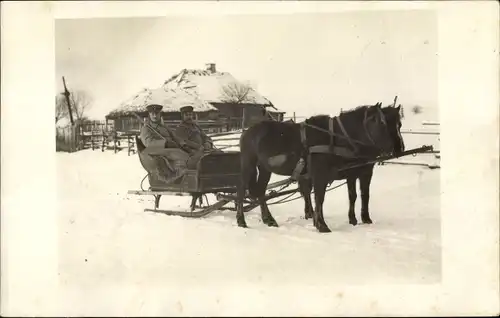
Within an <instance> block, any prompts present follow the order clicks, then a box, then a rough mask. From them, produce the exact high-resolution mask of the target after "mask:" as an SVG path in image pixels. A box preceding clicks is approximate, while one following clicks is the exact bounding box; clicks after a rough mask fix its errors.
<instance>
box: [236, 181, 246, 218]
mask: <svg viewBox="0 0 500 318" xmlns="http://www.w3.org/2000/svg"><path fill="white" fill-rule="evenodd" d="M244 199H245V185H244V183H243V182H241V184H240V185H239V186H238V189H237V199H236V222H237V223H238V226H239V227H248V226H247V223H246V221H245V215H244V214H243V200H244Z"/></svg>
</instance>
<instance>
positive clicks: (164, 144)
mask: <svg viewBox="0 0 500 318" xmlns="http://www.w3.org/2000/svg"><path fill="white" fill-rule="evenodd" d="M162 108H163V106H161V105H157V104H151V105H148V106H147V107H146V109H147V111H148V114H149V117H148V118H147V119H146V122H145V125H143V126H142V128H141V132H140V139H141V141H142V143H143V144H144V145H145V146H146V149H144V151H143V153H144V154H147V155H151V156H152V158H153V159H154V158H158V157H157V156H160V157H161V158H162V159H163V160H162V161H163V163H160V162H158V161H156V160H153V161H151V160H149V162H156V165H157V167H151V169H152V170H154V171H156V173H155V174H156V177H157V178H159V179H161V180H163V181H167V180H169V179H171V178H175V177H177V176H179V175H181V174H182V172H183V170H185V169H186V165H187V161H188V159H189V154H188V153H187V152H186V151H184V150H183V149H180V148H179V144H178V143H177V142H175V140H174V138H175V135H174V134H173V133H172V132H170V131H169V129H168V128H167V126H166V125H164V124H163V121H162V119H161V115H160V113H161V110H162ZM181 146H183V145H182V143H181ZM165 165H166V167H167V170H168V171H164V169H162V166H165Z"/></svg>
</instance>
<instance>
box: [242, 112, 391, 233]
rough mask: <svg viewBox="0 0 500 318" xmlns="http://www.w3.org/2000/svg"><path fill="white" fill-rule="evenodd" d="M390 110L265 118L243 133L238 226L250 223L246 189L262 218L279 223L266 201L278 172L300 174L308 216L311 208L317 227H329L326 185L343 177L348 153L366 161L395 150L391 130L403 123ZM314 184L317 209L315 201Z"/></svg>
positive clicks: (324, 229) (273, 224) (296, 175)
mask: <svg viewBox="0 0 500 318" xmlns="http://www.w3.org/2000/svg"><path fill="white" fill-rule="evenodd" d="M393 109H395V108H393ZM386 113H387V114H389V113H390V112H388V111H387V110H383V109H382V107H381V103H377V104H376V105H373V106H360V107H357V108H355V109H354V110H352V111H348V112H345V113H341V114H340V115H339V116H336V117H333V118H332V117H329V116H326V115H319V116H313V117H310V118H308V119H307V120H306V121H305V122H303V123H298V124H296V123H283V122H274V121H262V122H260V123H257V124H255V125H253V126H252V127H250V128H249V129H248V130H246V131H245V132H244V133H243V134H242V135H241V138H240V152H241V184H240V185H239V187H238V200H237V201H238V204H237V216H236V218H237V222H238V226H240V227H246V226H247V225H246V222H245V218H244V215H243V199H244V196H245V191H246V190H248V192H249V195H250V196H251V197H253V198H255V199H257V200H258V202H259V205H260V208H261V214H262V221H263V222H264V223H265V224H267V225H268V226H278V224H277V222H276V220H275V219H274V218H273V216H272V215H271V213H270V211H269V208H268V206H267V203H266V201H265V192H266V188H267V184H268V183H269V180H270V178H271V174H272V173H275V174H278V175H285V176H293V177H296V178H297V179H298V181H299V188H300V191H301V193H302V194H303V195H304V200H305V201H306V215H307V216H308V217H309V216H310V214H308V212H310V211H312V214H313V215H312V216H313V221H314V222H313V223H314V226H315V227H316V228H317V229H318V231H320V232H330V229H329V228H328V226H327V225H326V223H325V220H324V217H323V201H324V196H325V190H326V187H327V185H328V183H331V182H332V181H333V180H336V179H338V178H340V177H341V175H340V173H342V171H340V170H339V167H341V166H342V165H343V164H344V162H345V161H346V159H345V158H349V161H352V160H355V159H363V160H366V159H370V158H374V157H375V156H377V155H378V154H381V153H391V152H393V151H394V149H395V144H394V141H395V139H394V137H393V134H392V133H391V131H393V132H394V131H395V130H397V131H399V127H398V126H397V123H396V122H395V121H390V122H388V121H387V119H386ZM391 125H392V126H394V127H391ZM301 158H302V159H304V166H303V169H298V170H297V168H298V166H297V162H298V161H299V160H300V159H301ZM297 171H298V173H297ZM344 174H345V173H344ZM354 180H356V179H354ZM313 188H314V196H315V203H316V206H315V209H314V210H312V206H311V200H310V193H311V190H312V189H313ZM309 207H311V208H310V209H309V210H308V208H309Z"/></svg>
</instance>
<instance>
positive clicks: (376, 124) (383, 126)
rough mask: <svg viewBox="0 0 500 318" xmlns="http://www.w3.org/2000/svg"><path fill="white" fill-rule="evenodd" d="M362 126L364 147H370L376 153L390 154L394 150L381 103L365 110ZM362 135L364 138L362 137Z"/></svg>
mask: <svg viewBox="0 0 500 318" xmlns="http://www.w3.org/2000/svg"><path fill="white" fill-rule="evenodd" d="M363 126H364V128H365V129H364V130H365V133H364V134H361V136H360V137H361V139H362V140H360V141H362V142H363V143H364V144H365V145H370V146H372V147H374V148H375V149H376V152H378V153H391V152H393V150H394V142H393V138H392V137H391V134H390V129H389V128H388V122H387V119H386V116H385V114H384V112H383V111H382V103H377V104H375V105H373V106H369V107H367V108H366V109H365V112H364V119H363ZM363 135H364V136H363Z"/></svg>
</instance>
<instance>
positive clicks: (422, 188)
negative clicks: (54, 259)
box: [57, 141, 441, 315]
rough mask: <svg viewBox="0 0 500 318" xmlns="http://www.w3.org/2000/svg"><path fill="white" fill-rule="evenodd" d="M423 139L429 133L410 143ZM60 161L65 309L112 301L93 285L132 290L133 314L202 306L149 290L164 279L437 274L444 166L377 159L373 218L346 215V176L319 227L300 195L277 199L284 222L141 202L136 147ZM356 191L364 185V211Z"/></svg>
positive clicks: (425, 280) (394, 278)
mask: <svg viewBox="0 0 500 318" xmlns="http://www.w3.org/2000/svg"><path fill="white" fill-rule="evenodd" d="M421 144H429V142H426V141H423V142H420V143H419V144H417V145H410V146H420V145H421ZM407 147H409V146H408V145H407ZM57 164H58V182H59V184H58V186H59V193H58V202H59V235H60V240H59V242H60V243H59V244H60V246H59V251H60V254H59V257H60V258H59V277H60V282H61V284H62V286H65V287H66V288H67V290H68V293H67V294H66V295H65V296H66V297H67V300H68V302H67V303H66V307H67V310H68V311H69V313H71V312H73V313H78V314H82V310H83V309H85V313H86V315H89V314H97V315H105V314H106V313H110V312H111V309H110V308H111V307H109V306H110V304H109V303H108V302H107V300H106V297H110V296H109V295H108V296H105V295H104V294H99V293H92V292H88V291H91V290H95V288H101V289H104V290H112V292H111V293H112V294H113V295H114V297H121V298H120V301H124V299H126V301H125V303H124V304H123V310H124V311H123V312H121V313H122V314H130V315H131V314H136V313H138V312H137V311H136V312H134V313H131V312H125V310H126V309H127V308H129V309H130V308H136V309H137V308H140V311H139V312H140V313H141V314H146V315H150V314H153V315H168V314H187V315H191V314H193V315H194V314H200V313H201V314H204V313H206V312H203V311H202V310H201V308H202V307H200V306H201V304H200V303H199V302H198V303H197V302H196V301H194V300H193V299H191V300H190V301H189V300H186V299H184V302H183V303H182V304H181V305H179V303H176V302H174V300H173V298H168V299H163V298H161V297H160V296H159V295H158V294H155V293H154V292H153V290H155V289H156V288H166V287H168V288H170V289H171V290H172V295H176V296H177V297H180V296H179V295H182V293H187V291H188V290H190V291H193V290H196V288H197V287H199V286H206V285H214V284H216V285H217V284H218V285H220V286H222V285H224V286H229V285H234V286H236V285H235V284H238V286H243V285H251V286H260V285H262V286H264V285H275V286H286V285H287V284H291V283H293V284H304V285H307V286H315V285H318V286H319V285H323V284H325V283H343V284H353V285H356V284H374V283H375V284H406V283H411V284H429V283H437V282H438V281H439V280H440V275H441V271H440V267H441V257H440V253H441V248H440V246H441V244H440V209H439V206H440V202H439V194H440V190H439V174H440V172H439V169H436V170H430V169H428V168H424V167H413V166H399V165H386V166H376V168H375V169H376V170H375V176H374V179H373V182H372V188H371V201H370V212H371V217H372V219H373V221H374V223H373V224H372V225H358V226H356V227H353V226H351V225H349V224H348V219H347V210H348V198H347V189H346V187H345V186H342V187H341V188H339V189H336V190H334V191H332V192H329V193H328V194H327V197H326V201H325V218H326V222H327V224H328V225H329V226H330V228H331V229H332V233H328V234H320V233H318V232H317V231H316V230H315V229H314V227H313V226H312V224H311V221H310V220H308V221H306V220H304V219H303V214H304V213H303V201H302V200H301V199H299V200H296V201H293V202H289V203H284V204H281V205H272V206H271V207H270V208H271V212H272V213H273V215H274V217H275V219H276V220H277V222H278V224H279V225H280V227H279V228H269V227H267V226H266V225H264V224H263V223H261V221H260V211H259V209H258V208H257V209H255V210H253V211H252V212H250V213H247V214H246V219H247V224H248V226H249V228H248V229H241V228H238V227H237V226H236V220H235V215H234V213H233V212H230V211H224V212H216V213H213V214H211V215H209V216H208V217H206V218H203V219H184V218H181V217H174V216H165V215H161V214H153V213H145V212H143V209H144V208H146V207H152V206H153V202H152V199H153V198H152V197H151V198H150V197H140V196H133V195H128V194H127V190H132V189H139V188H140V181H141V180H142V178H143V177H144V175H145V171H144V170H143V169H142V167H141V166H140V163H139V160H138V157H137V156H136V155H131V156H127V153H126V152H122V153H118V154H114V153H113V152H112V151H106V152H101V151H98V150H96V151H92V150H85V151H81V152H77V153H73V154H67V153H57ZM274 179H280V178H276V177H274ZM145 183H146V186H147V181H146V182H145ZM338 183H339V182H337V183H334V184H338ZM189 200H190V198H189V197H165V196H164V197H162V201H161V207H162V208H177V209H185V208H186V207H187V206H188V204H189ZM360 201H361V199H360V197H359V195H358V201H357V203H356V209H357V211H356V213H357V217H358V220H360V210H359V209H360V203H361V202H360ZM146 287H147V288H146ZM145 288H146V289H145ZM145 290H149V291H150V293H146V292H145ZM70 291H72V292H70ZM86 291H87V292H86ZM106 295H107V294H106ZM216 296H217V295H216V294H215V291H214V297H216ZM225 296H226V297H227V296H228V295H227V294H226V295H225ZM82 297H85V300H86V302H82ZM165 297H167V296H165ZM217 297H219V296H217ZM72 299H73V300H72ZM77 299H78V302H76V301H77ZM214 299H215V298H214ZM217 299H218V298H217ZM108 300H109V299H108ZM214 301H215V300H214ZM83 303H87V304H90V303H92V304H93V306H94V307H92V309H93V311H92V310H90V308H80V307H79V306H83ZM96 304H100V305H99V306H96ZM113 306H114V307H115V309H116V306H117V305H116V304H114V305H113ZM179 306H180V307H179ZM89 310H90V312H89ZM227 310H228V312H231V313H233V314H234V311H230V310H229V309H227ZM222 312H223V311H222ZM222 312H218V314H219V313H220V314H222ZM115 313H116V311H115ZM214 314H215V313H214Z"/></svg>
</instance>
